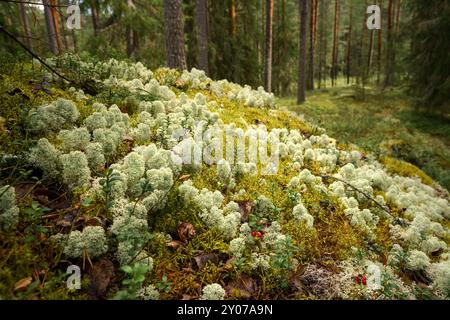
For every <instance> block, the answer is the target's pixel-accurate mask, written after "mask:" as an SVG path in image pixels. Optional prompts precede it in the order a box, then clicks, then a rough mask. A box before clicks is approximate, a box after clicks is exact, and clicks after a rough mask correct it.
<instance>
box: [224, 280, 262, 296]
mask: <svg viewBox="0 0 450 320" xmlns="http://www.w3.org/2000/svg"><path fill="white" fill-rule="evenodd" d="M225 291H226V292H227V295H232V296H236V297H239V298H241V299H250V298H252V297H255V295H256V293H257V292H258V285H257V283H256V281H255V280H253V278H251V277H249V276H247V275H245V274H244V275H242V276H241V277H239V278H237V279H234V280H232V281H230V282H229V283H228V285H227V286H226V287H225Z"/></svg>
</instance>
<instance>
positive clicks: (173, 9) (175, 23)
mask: <svg viewBox="0 0 450 320" xmlns="http://www.w3.org/2000/svg"><path fill="white" fill-rule="evenodd" d="M181 3H182V1H181V0H164V20H165V33H166V50H167V64H168V66H169V68H175V69H179V70H185V69H186V68H187V65H186V54H185V50H184V21H183V11H182V8H181Z"/></svg>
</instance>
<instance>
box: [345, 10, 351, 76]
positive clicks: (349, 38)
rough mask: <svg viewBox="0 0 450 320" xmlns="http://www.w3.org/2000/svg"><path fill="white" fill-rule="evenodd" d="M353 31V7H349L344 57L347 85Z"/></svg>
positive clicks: (349, 72)
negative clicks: (345, 55)
mask: <svg viewBox="0 0 450 320" xmlns="http://www.w3.org/2000/svg"><path fill="white" fill-rule="evenodd" d="M352 29H353V6H351V5H350V16H349V26H348V35H347V57H346V59H345V60H346V62H345V63H346V65H347V70H346V73H347V84H350V75H351V56H352V54H351V53H352V31H353V30H352Z"/></svg>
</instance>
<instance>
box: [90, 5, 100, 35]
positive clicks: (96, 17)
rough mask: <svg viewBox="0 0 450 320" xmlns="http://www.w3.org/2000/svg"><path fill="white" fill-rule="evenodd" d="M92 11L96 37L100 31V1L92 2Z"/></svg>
mask: <svg viewBox="0 0 450 320" xmlns="http://www.w3.org/2000/svg"><path fill="white" fill-rule="evenodd" d="M91 11H92V27H93V29H94V36H98V31H99V27H100V14H99V4H98V0H93V1H92V5H91Z"/></svg>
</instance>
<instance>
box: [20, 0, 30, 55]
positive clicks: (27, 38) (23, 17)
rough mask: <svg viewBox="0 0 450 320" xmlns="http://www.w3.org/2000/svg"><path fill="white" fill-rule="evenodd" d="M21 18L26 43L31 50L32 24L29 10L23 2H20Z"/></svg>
mask: <svg viewBox="0 0 450 320" xmlns="http://www.w3.org/2000/svg"><path fill="white" fill-rule="evenodd" d="M19 9H20V19H21V20H22V26H23V32H24V35H25V43H26V45H27V47H28V48H29V49H30V50H33V39H32V38H31V31H30V24H29V22H28V16H27V10H26V8H25V4H24V3H23V2H20V3H19Z"/></svg>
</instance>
